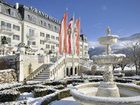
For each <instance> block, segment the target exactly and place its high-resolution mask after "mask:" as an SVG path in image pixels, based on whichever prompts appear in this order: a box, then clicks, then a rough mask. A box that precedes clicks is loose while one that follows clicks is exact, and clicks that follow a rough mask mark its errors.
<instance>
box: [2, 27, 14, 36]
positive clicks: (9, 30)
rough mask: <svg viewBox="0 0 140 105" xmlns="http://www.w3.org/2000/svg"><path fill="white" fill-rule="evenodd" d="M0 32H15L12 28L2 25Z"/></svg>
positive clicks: (10, 33) (11, 33)
mask: <svg viewBox="0 0 140 105" xmlns="http://www.w3.org/2000/svg"><path fill="white" fill-rule="evenodd" d="M0 33H1V34H8V35H13V34H14V33H13V32H12V30H11V28H9V27H6V26H1V28H0Z"/></svg>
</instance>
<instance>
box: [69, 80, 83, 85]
mask: <svg viewBox="0 0 140 105" xmlns="http://www.w3.org/2000/svg"><path fill="white" fill-rule="evenodd" d="M83 82H84V80H83V79H68V80H67V84H73V83H83Z"/></svg>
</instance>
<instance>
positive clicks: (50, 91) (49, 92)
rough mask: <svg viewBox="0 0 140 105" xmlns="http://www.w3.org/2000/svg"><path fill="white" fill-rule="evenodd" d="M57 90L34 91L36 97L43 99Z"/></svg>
mask: <svg viewBox="0 0 140 105" xmlns="http://www.w3.org/2000/svg"><path fill="white" fill-rule="evenodd" d="M54 92H55V90H54V89H49V88H43V89H41V88H36V89H34V91H33V94H34V97H42V96H45V95H48V94H51V93H54Z"/></svg>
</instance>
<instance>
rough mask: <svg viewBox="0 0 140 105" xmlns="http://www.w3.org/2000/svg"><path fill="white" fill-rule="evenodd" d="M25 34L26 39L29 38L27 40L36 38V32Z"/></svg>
mask: <svg viewBox="0 0 140 105" xmlns="http://www.w3.org/2000/svg"><path fill="white" fill-rule="evenodd" d="M26 36H27V39H29V40H36V38H37V35H36V34H33V35H30V34H26Z"/></svg>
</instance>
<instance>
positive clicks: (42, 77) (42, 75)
mask: <svg viewBox="0 0 140 105" xmlns="http://www.w3.org/2000/svg"><path fill="white" fill-rule="evenodd" d="M51 65H52V64H46V65H45V67H44V69H43V70H42V72H41V73H39V74H38V75H37V76H36V77H34V78H33V79H32V80H33V81H44V80H46V79H49V75H50V69H49V68H50V66H51Z"/></svg>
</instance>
